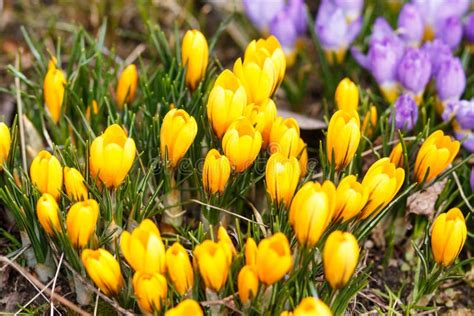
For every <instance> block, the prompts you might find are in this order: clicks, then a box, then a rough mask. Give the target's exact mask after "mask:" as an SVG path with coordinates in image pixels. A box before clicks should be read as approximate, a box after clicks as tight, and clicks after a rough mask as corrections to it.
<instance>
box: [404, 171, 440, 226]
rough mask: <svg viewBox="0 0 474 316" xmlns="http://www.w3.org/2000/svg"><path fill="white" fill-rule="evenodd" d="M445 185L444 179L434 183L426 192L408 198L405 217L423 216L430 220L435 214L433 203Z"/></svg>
mask: <svg viewBox="0 0 474 316" xmlns="http://www.w3.org/2000/svg"><path fill="white" fill-rule="evenodd" d="M445 185H446V179H445V180H443V181H440V182H436V183H435V184H433V185H432V186H430V187H429V188H428V189H426V190H422V191H419V192H416V193H414V194H412V195H410V196H408V200H407V208H408V212H407V216H408V215H409V214H417V215H424V216H427V217H428V218H429V219H431V218H432V217H433V215H434V213H435V203H436V200H437V199H438V196H439V194H440V193H441V191H443V189H444V186H445Z"/></svg>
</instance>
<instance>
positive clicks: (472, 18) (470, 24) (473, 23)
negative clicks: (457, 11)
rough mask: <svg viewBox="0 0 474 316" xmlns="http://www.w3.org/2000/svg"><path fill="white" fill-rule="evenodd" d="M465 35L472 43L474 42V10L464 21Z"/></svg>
mask: <svg viewBox="0 0 474 316" xmlns="http://www.w3.org/2000/svg"><path fill="white" fill-rule="evenodd" d="M464 23H465V24H464V36H465V37H466V39H467V41H468V42H469V43H471V44H473V43H474V12H472V13H471V14H469V15H468V16H467V17H466V20H465V22H464Z"/></svg>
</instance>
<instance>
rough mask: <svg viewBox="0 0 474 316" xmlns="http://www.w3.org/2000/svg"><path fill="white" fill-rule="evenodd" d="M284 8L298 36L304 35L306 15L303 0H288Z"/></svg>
mask: <svg viewBox="0 0 474 316" xmlns="http://www.w3.org/2000/svg"><path fill="white" fill-rule="evenodd" d="M285 10H286V12H287V14H288V15H289V16H290V18H291V19H292V20H293V25H294V26H295V30H296V33H297V34H298V36H302V35H304V34H305V33H306V29H307V16H306V8H305V4H304V0H288V4H287V5H286V8H285Z"/></svg>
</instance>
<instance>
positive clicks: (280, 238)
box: [256, 233, 293, 285]
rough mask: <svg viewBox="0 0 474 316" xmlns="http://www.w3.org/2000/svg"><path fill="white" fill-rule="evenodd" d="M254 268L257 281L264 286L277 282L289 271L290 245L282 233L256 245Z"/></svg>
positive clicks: (291, 261) (291, 259) (290, 264)
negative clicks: (255, 268)
mask: <svg viewBox="0 0 474 316" xmlns="http://www.w3.org/2000/svg"><path fill="white" fill-rule="evenodd" d="M256 267H257V275H258V279H259V280H260V281H261V282H262V283H264V284H265V285H272V284H274V283H275V282H278V281H279V280H281V279H282V278H283V277H284V276H285V275H286V274H287V273H288V272H289V271H290V270H291V268H292V267H293V258H292V257H291V250H290V243H289V242H288V239H287V238H286V236H285V235H284V234H283V233H276V234H274V235H273V236H270V237H268V238H265V239H263V240H262V241H261V242H260V243H259V244H258V249H257V258H256Z"/></svg>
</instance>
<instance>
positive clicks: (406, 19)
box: [398, 3, 425, 47]
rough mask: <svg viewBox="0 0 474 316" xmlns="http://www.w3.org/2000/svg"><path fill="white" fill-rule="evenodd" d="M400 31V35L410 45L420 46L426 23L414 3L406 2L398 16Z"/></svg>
mask: <svg viewBox="0 0 474 316" xmlns="http://www.w3.org/2000/svg"><path fill="white" fill-rule="evenodd" d="M398 31H399V33H400V37H401V38H402V39H403V40H404V41H405V42H406V43H407V44H408V45H410V46H415V47H416V46H418V45H419V43H420V42H421V40H422V39H423V34H424V31H425V25H424V22H423V17H422V16H421V13H420V11H418V8H417V7H416V6H415V5H414V4H412V3H406V4H405V5H404V6H403V7H402V9H401V10H400V14H399V16H398Z"/></svg>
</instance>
